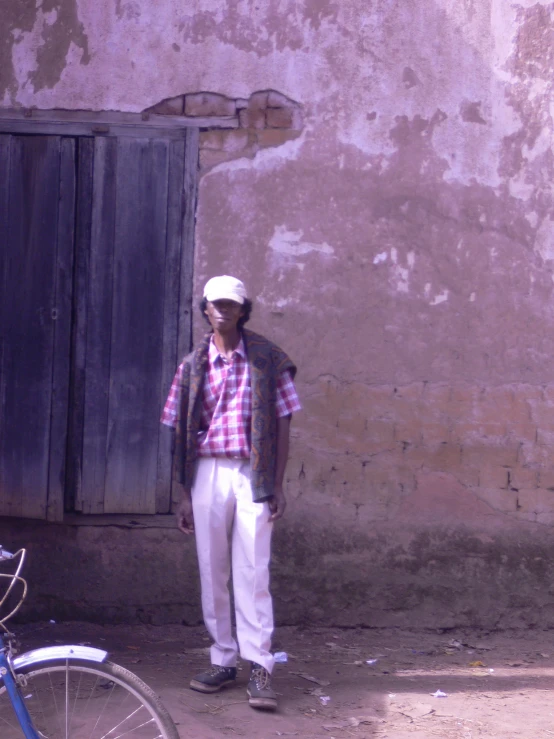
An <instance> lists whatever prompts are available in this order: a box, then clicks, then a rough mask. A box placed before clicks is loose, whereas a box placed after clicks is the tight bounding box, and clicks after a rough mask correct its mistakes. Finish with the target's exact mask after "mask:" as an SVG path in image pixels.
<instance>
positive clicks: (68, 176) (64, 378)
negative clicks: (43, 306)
mask: <svg viewBox="0 0 554 739" xmlns="http://www.w3.org/2000/svg"><path fill="white" fill-rule="evenodd" d="M75 187H76V182H75V139H72V138H63V139H62V140H61V145H60V180H59V207H58V227H57V232H58V233H57V243H56V247H55V249H56V258H55V274H54V280H55V283H54V296H53V298H54V300H53V304H52V315H51V318H52V321H53V327H54V330H53V348H52V405H51V413H50V453H49V470H48V503H47V518H48V519H49V520H51V521H61V520H62V519H63V513H64V489H65V455H66V444H67V422H68V402H69V356H70V338H71V308H72V306H71V298H72V291H73V290H72V287H73V244H74V237H75V231H74V226H75Z"/></svg>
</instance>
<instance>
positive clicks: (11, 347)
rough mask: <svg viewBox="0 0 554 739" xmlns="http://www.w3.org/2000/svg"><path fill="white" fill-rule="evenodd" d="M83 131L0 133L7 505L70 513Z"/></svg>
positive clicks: (1, 397) (0, 442)
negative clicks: (68, 456)
mask: <svg viewBox="0 0 554 739" xmlns="http://www.w3.org/2000/svg"><path fill="white" fill-rule="evenodd" d="M74 211H75V140H74V139H73V138H63V137H60V136H10V135H5V134H2V135H0V280H1V282H0V286H1V288H0V413H1V418H0V514H3V515H12V516H25V517H32V518H51V519H59V518H61V516H62V514H63V494H64V475H65V468H64V459H65V445H66V429H67V412H68V382H69V346H70V344H69V337H70V323H71V297H72V259H73V236H74V234H73V228H74Z"/></svg>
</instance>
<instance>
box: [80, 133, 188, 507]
mask: <svg viewBox="0 0 554 739" xmlns="http://www.w3.org/2000/svg"><path fill="white" fill-rule="evenodd" d="M193 134H195V132H189V133H188V134H187V136H188V137H189V141H188V145H187V141H186V140H185V139H184V138H183V139H181V140H175V139H169V138H167V139H165V138H162V137H158V138H131V137H120V138H97V139H95V140H94V141H93V142H92V143H91V144H90V146H89V149H88V150H86V151H83V153H82V161H81V167H80V170H81V171H82V172H83V175H82V178H83V188H86V180H87V176H89V180H88V181H89V182H90V186H89V189H90V192H91V198H90V202H91V216H90V240H89V243H88V244H87V239H86V237H85V238H82V239H80V240H79V243H78V251H77V255H76V259H77V272H78V274H79V275H80V276H79V278H78V284H79V286H80V287H79V290H78V295H77V305H78V308H79V309H78V313H77V316H76V321H77V326H78V327H79V326H81V327H82V328H81V329H79V330H78V333H77V338H76V342H75V356H76V357H77V358H78V360H77V361H78V364H77V365H76V367H75V373H76V376H80V377H81V378H82V379H81V382H80V383H79V387H78V391H77V393H76V395H75V402H74V403H73V404H72V405H73V408H74V411H75V413H76V414H77V416H78V418H79V423H82V446H81V438H80V434H79V431H78V428H77V433H76V435H75V437H74V441H75V442H76V445H74V446H73V448H74V452H73V458H74V459H75V460H77V465H76V472H75V474H74V480H75V509H76V510H78V511H82V512H83V513H133V514H137V513H156V512H163V513H168V512H169V511H170V507H171V500H170V492H171V490H170V488H171V454H170V435H169V433H168V432H167V429H163V428H161V427H160V422H159V419H160V413H161V409H162V406H163V401H164V396H165V394H166V393H167V390H168V388H169V385H170V383H171V379H172V376H173V373H174V371H175V368H176V365H177V358H178V340H179V336H181V337H188V340H185V344H187V343H189V342H190V319H191V316H190V284H191V282H192V274H191V260H192V243H191V242H192V239H191V238H187V237H186V236H185V234H186V233H187V231H188V230H190V225H191V224H192V218H193V214H194V191H193V190H191V189H190V188H187V181H188V180H187V176H186V175H187V166H186V165H187V154H186V152H187V151H191V155H190V158H191V159H192V162H191V164H190V166H191V167H192V168H193V170H196V166H197V153H196V154H195V146H196V143H195V137H194V136H193ZM186 348H187V349H188V347H186ZM79 363H80V364H79ZM79 457H80V458H79Z"/></svg>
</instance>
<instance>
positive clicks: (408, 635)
mask: <svg viewBox="0 0 554 739" xmlns="http://www.w3.org/2000/svg"><path fill="white" fill-rule="evenodd" d="M16 632H17V634H18V636H19V637H20V638H21V641H22V647H23V651H26V650H27V649H31V648H34V647H37V646H47V645H50V644H56V643H87V644H91V645H93V646H98V647H100V648H102V649H106V650H108V651H109V652H110V658H111V659H112V661H114V662H118V663H119V664H122V665H124V666H125V667H128V668H129V669H131V670H132V671H133V672H136V673H137V674H138V675H140V677H142V679H143V680H145V682H147V683H148V684H149V685H150V686H151V687H152V688H153V689H154V690H155V691H156V692H158V693H159V694H160V696H161V697H162V699H163V701H164V702H165V704H166V706H167V707H168V709H169V710H170V712H171V714H172V716H173V718H174V720H175V722H176V724H177V725H178V727H179V733H180V736H181V737H182V739H188V738H191V739H216V738H218V737H248V738H249V739H269V738H270V737H306V738H307V739H313V738H315V737H317V738H318V739H319V738H320V737H325V738H326V739H332V738H333V737H334V739H342V738H343V737H344V739H346V738H347V737H358V738H359V739H364V738H368V739H369V738H370V737H371V738H373V737H378V738H379V739H385V738H387V739H424V738H425V739H430V738H431V737H445V738H448V739H476V737H480V738H482V739H489V737H501V739H515V737H518V738H520V737H521V738H525V739H543V738H544V739H548V738H549V737H554V704H553V701H552V695H553V689H554V643H553V635H552V633H550V632H545V631H526V632H502V633H477V632H466V631H463V632H462V631H460V632H448V633H436V632H431V633H430V632H424V633H422V632H415V631H397V630H336V629H311V630H300V629H295V628H281V629H279V630H278V631H277V633H276V638H275V649H276V650H278V651H285V652H287V654H288V662H287V663H286V664H278V665H277V666H276V671H275V673H274V677H275V679H274V686H275V689H276V690H277V692H278V694H279V698H280V705H279V711H278V712H277V713H275V714H267V713H260V712H257V711H254V710H253V709H251V708H250V707H249V706H248V704H247V702H246V696H245V687H246V682H247V678H248V667H247V665H244V666H243V667H242V669H241V670H240V672H239V678H238V680H237V685H236V686H233V687H231V688H228V689H227V690H225V691H224V692H222V693H219V694H215V695H211V696H205V695H202V694H201V693H195V692H193V691H192V690H190V689H189V688H188V683H189V680H190V677H191V676H192V675H194V674H195V673H196V672H198V671H200V670H202V669H204V668H205V667H206V666H207V664H208V663H209V654H208V646H209V639H208V636H207V634H206V632H205V630H204V629H203V628H186V627H178V626H171V627H150V626H137V627H129V626H125V627H124V626H109V627H102V626H96V625H91V624H82V623H65V624H52V623H48V624H30V625H25V626H20V627H18V628H17V629H16ZM437 691H441V692H442V693H444V694H446V695H445V696H444V697H438V696H436V693H437Z"/></svg>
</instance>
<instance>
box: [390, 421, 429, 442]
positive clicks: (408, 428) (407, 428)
mask: <svg viewBox="0 0 554 739" xmlns="http://www.w3.org/2000/svg"><path fill="white" fill-rule="evenodd" d="M421 438H422V430H421V423H420V422H419V421H418V420H417V419H416V420H414V421H413V422H411V423H410V422H406V421H404V422H401V423H396V424H395V425H394V439H395V441H405V442H409V443H412V444H418V443H419V442H420V441H421Z"/></svg>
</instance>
